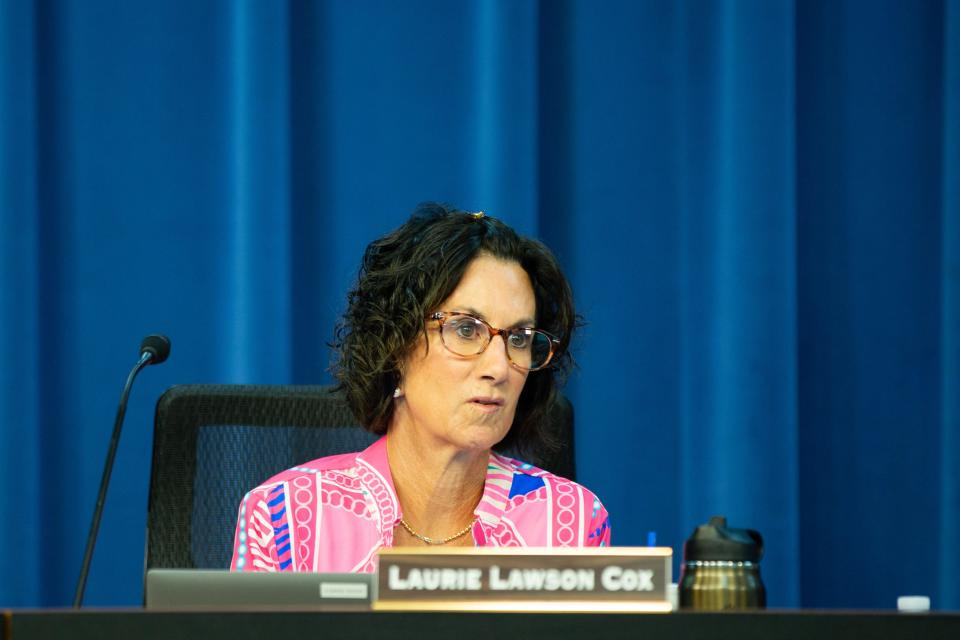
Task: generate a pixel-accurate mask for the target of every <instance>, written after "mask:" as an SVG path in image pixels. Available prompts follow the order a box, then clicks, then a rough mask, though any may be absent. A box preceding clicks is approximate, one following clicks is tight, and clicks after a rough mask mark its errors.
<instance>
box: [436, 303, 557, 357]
mask: <svg viewBox="0 0 960 640" xmlns="http://www.w3.org/2000/svg"><path fill="white" fill-rule="evenodd" d="M459 316H464V317H467V318H470V319H471V320H476V321H477V322H479V323H480V324H482V325H483V326H485V327H486V328H487V333H488V334H489V338H488V339H487V342H486V344H484V345H483V348H482V349H480V351H477V352H476V353H472V354H463V353H457V352H456V351H454V350H453V349H451V348H450V347H449V346H448V345H447V341H446V340H445V339H444V337H443V324H444V322H446V321H447V320H448V319H449V318H453V317H459ZM427 320H436V321H437V327H438V328H439V329H440V342H441V343H442V344H443V347H444V348H445V349H446V350H447V351H449V352H450V353H452V354H455V355H458V356H460V357H461V358H472V357H474V356H478V355H480V354H481V353H483V352H484V351H486V350H487V347H489V346H490V343H491V342H493V337H494V336H498V335H503V337H504V339H503V349H504V351H505V352H506V354H507V360H508V361H509V362H510V366H512V367H513V368H514V369H519V370H520V371H540V370H541V369H546V368H547V367H548V366H550V362H551V361H552V360H553V355H554V354H555V353H556V351H557V346H559V344H560V341H559V340H557V339H556V338H554V337H553V336H552V335H550V334H549V333H547V332H546V331H543V330H542V329H534V328H532V327H514V328H513V329H497V328H496V327H494V326H492V325H491V324H490V323H489V322H487V321H486V320H484V319H483V318H478V317H477V316H475V315H471V314H469V313H464V312H463V311H435V312H434V313H431V314H430V315H429V316H427ZM515 331H533V332H534V333H540V334H543V335H544V336H546V338H547V341H548V344H549V345H550V352H549V353H548V354H547V359H546V360H544V362H543V364H541V365H540V366H539V367H533V368H527V367H525V366H523V365H521V364H517V363H516V362H514V361H513V358H512V357H511V356H510V349H509V348H508V347H507V338H509V337H510V334H512V333H513V332H515Z"/></svg>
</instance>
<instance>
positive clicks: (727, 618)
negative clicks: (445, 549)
mask: <svg viewBox="0 0 960 640" xmlns="http://www.w3.org/2000/svg"><path fill="white" fill-rule="evenodd" d="M2 629H3V633H2V639H3V640H40V639H45V638H76V639H84V638H91V639H92V638H97V639H100V638H134V639H135V640H149V639H151V638H158V639H160V638H162V639H164V640H166V639H169V638H201V639H202V640H218V639H220V638H224V639H229V640H240V639H243V638H257V639H258V640H264V639H265V638H286V637H292V638H350V639H351V640H353V639H354V638H357V639H362V638H376V639H380V638H389V639H390V640H401V639H406V638H414V639H416V640H421V639H425V638H442V639H443V640H468V639H470V638H483V639H484V640H488V639H489V638H490V637H491V635H492V631H493V630H496V634H497V635H502V636H505V637H514V638H525V639H533V638H550V640H553V639H557V640H561V639H563V638H576V639H577V640H588V639H589V640H593V639H595V638H597V639H599V638H603V639H607V638H611V639H616V638H624V639H626V638H630V639H631V640H637V639H642V640H658V639H660V638H663V639H667V638H669V639H671V640H674V639H677V638H709V639H710V640H725V639H730V640H750V639H752V638H758V639H759V638H763V639H765V640H766V639H769V638H783V639H785V640H790V639H793V638H797V639H801V638H802V639H803V640H810V639H811V638H812V639H814V640H831V639H833V638H845V639H852V638H856V640H869V639H876V640H894V639H901V638H902V639H906V638H910V639H915V638H916V639H923V640H937V639H940V638H943V639H944V640H946V639H949V640H958V639H960V613H927V614H898V613H896V612H879V611H878V612H846V611H836V612H830V611H767V612H759V613H720V614H716V613H713V614H711V613H674V614H607V613H424V612H370V611H314V612H307V611H289V612H283V611H263V612H223V611H221V612H216V611H209V612H207V611H200V612H155V611H143V610H140V609H118V610H83V611H73V610H70V609H65V610H59V609H58V610H14V611H4V612H3V627H2Z"/></svg>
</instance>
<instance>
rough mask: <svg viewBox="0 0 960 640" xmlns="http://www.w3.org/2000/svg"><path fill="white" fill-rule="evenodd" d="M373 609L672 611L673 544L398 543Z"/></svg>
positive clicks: (385, 559) (384, 560)
mask: <svg viewBox="0 0 960 640" xmlns="http://www.w3.org/2000/svg"><path fill="white" fill-rule="evenodd" d="M379 553H380V568H379V576H378V590H377V600H376V601H375V602H374V605H373V607H374V609H380V610H407V611H409V610H432V611H630V612H636V611H651V612H666V611H670V610H671V607H670V603H669V601H668V599H667V585H669V584H670V579H671V569H672V559H673V551H672V550H671V549H669V548H667V547H601V548H567V547H562V548H523V549H506V548H499V547H481V548H470V547H452V548H449V549H440V548H436V547H426V548H419V547H394V548H391V549H381V550H380V552H379Z"/></svg>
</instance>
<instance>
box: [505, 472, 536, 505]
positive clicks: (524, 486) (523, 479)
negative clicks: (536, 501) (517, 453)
mask: <svg viewBox="0 0 960 640" xmlns="http://www.w3.org/2000/svg"><path fill="white" fill-rule="evenodd" d="M542 486H543V478H540V477H538V476H528V475H526V474H525V473H515V474H513V482H511V483H510V495H509V496H507V497H508V499H509V498H512V497H513V496H523V495H526V494H528V493H530V492H531V491H536V490H537V489H539V488H540V487H542Z"/></svg>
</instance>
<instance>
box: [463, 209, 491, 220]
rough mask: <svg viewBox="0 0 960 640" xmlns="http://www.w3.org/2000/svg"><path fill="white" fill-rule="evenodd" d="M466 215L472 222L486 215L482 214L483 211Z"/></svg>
mask: <svg viewBox="0 0 960 640" xmlns="http://www.w3.org/2000/svg"><path fill="white" fill-rule="evenodd" d="M467 215H468V216H470V217H471V218H473V219H474V220H479V219H480V218H482V217H483V216H484V215H486V214H484V213H483V211H477V212H476V213H468V214H467Z"/></svg>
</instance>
